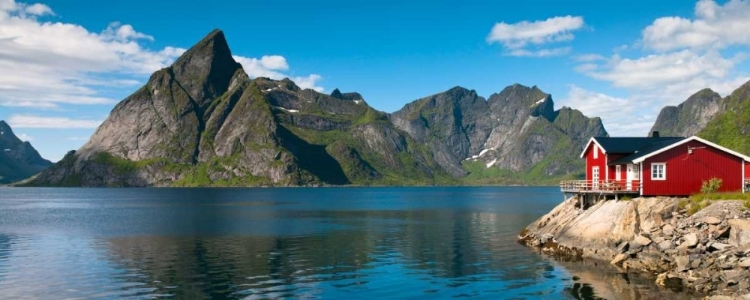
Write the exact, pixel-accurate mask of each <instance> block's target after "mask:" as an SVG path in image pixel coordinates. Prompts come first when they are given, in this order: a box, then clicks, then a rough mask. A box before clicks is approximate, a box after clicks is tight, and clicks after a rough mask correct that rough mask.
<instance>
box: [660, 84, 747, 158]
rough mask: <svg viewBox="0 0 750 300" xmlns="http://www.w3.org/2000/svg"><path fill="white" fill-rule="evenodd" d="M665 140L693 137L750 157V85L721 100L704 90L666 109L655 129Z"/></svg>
mask: <svg viewBox="0 0 750 300" xmlns="http://www.w3.org/2000/svg"><path fill="white" fill-rule="evenodd" d="M653 131H659V134H660V135H661V136H692V135H698V136H700V137H702V138H705V139H708V140H710V141H713V142H716V143H718V144H720V145H722V146H725V147H728V148H731V149H733V150H736V151H739V152H741V153H744V154H750V81H748V82H746V83H745V84H743V85H742V86H740V87H738V88H737V89H735V90H734V91H733V92H732V93H731V94H730V95H728V96H726V97H723V98H722V97H721V96H720V95H719V94H718V93H716V92H714V91H712V90H711V89H703V90H701V91H699V92H697V93H695V94H693V95H692V96H690V97H689V98H688V99H687V100H685V102H683V103H681V104H680V105H678V106H667V107H664V108H663V109H662V110H661V112H660V113H659V117H658V118H657V120H656V122H655V123H654V126H653V127H652V129H651V132H649V134H651V133H652V132H653Z"/></svg>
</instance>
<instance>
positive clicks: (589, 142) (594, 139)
mask: <svg viewBox="0 0 750 300" xmlns="http://www.w3.org/2000/svg"><path fill="white" fill-rule="evenodd" d="M591 142H594V144H596V145H597V146H599V149H602V153H604V155H607V150H604V147H602V145H600V144H599V142H597V141H596V138H595V137H592V138H591V139H589V141H588V142H587V143H586V147H585V148H583V151H582V152H581V155H580V157H581V158H584V157H585V156H583V155H584V154H586V150H589V147H590V146H591Z"/></svg>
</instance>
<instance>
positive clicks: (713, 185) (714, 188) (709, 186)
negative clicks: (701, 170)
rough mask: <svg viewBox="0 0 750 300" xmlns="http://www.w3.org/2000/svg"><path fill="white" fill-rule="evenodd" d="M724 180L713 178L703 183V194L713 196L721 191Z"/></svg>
mask: <svg viewBox="0 0 750 300" xmlns="http://www.w3.org/2000/svg"><path fill="white" fill-rule="evenodd" d="M721 184H722V180H721V179H720V178H716V177H714V178H711V179H710V180H708V181H703V185H701V193H704V194H711V193H716V192H718V191H719V188H721Z"/></svg>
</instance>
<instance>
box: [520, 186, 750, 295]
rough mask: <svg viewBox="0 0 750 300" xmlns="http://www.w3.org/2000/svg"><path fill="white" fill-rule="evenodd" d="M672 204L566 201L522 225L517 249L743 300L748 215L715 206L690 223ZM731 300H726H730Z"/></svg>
mask: <svg viewBox="0 0 750 300" xmlns="http://www.w3.org/2000/svg"><path fill="white" fill-rule="evenodd" d="M680 201H688V200H682V199H676V198H665V197H659V198H636V199H633V200H629V201H615V200H609V201H598V202H596V203H595V204H593V205H591V206H590V207H587V208H585V209H582V208H581V207H580V205H579V203H580V202H579V201H578V199H576V198H571V199H569V200H566V201H565V202H563V203H562V204H560V205H558V206H557V207H556V208H554V209H553V210H552V211H551V212H549V213H548V214H546V215H544V216H542V217H541V218H540V219H538V220H537V221H535V222H534V223H532V224H531V225H529V226H528V227H527V228H526V229H525V230H524V231H523V232H521V234H520V235H519V241H520V242H522V243H523V244H526V245H528V246H532V247H539V248H541V249H542V251H544V252H547V253H549V254H552V255H555V256H563V257H567V258H571V257H572V258H576V259H593V260H605V261H609V262H610V263H611V264H613V265H616V266H618V267H620V268H621V269H622V270H623V271H626V272H638V273H646V274H654V275H658V276H656V279H655V280H656V283H657V284H658V285H662V286H664V287H667V288H672V289H685V288H687V289H689V290H692V291H694V292H697V293H701V294H707V295H721V296H727V297H734V298H738V297H746V296H748V295H750V270H749V269H748V268H750V239H747V235H748V230H750V225H748V223H747V222H748V221H747V219H748V218H749V217H750V212H748V211H747V210H745V209H744V205H743V203H742V201H717V202H715V203H713V204H711V205H709V206H707V207H706V208H704V209H702V210H700V211H698V212H697V213H695V214H694V215H690V216H688V215H687V210H686V209H683V208H680V207H681V205H679V202H680ZM734 298H733V299H734Z"/></svg>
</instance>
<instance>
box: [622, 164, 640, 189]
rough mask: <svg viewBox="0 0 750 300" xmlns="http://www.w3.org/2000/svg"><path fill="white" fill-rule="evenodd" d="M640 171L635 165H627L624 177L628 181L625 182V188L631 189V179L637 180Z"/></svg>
mask: <svg viewBox="0 0 750 300" xmlns="http://www.w3.org/2000/svg"><path fill="white" fill-rule="evenodd" d="M640 172H641V170H640V168H638V166H637V165H628V167H627V174H626V175H625V176H627V177H626V178H625V179H626V180H627V181H628V182H627V184H626V185H627V186H626V188H627V189H628V190H633V180H638V178H639V177H640Z"/></svg>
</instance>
